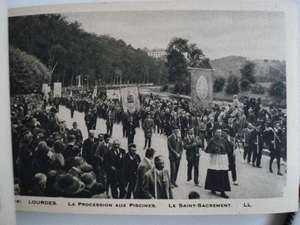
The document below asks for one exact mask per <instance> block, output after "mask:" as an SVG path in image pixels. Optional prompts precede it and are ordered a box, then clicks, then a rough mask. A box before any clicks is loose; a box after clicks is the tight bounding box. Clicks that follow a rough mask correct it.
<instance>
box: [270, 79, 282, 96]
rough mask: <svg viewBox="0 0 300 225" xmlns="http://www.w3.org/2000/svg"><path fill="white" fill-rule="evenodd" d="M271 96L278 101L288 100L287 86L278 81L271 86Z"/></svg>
mask: <svg viewBox="0 0 300 225" xmlns="http://www.w3.org/2000/svg"><path fill="white" fill-rule="evenodd" d="M269 95H270V96H272V97H275V98H278V99H281V100H283V99H285V98H286V85H285V83H283V82H282V81H276V82H274V83H272V84H271V86H270V89H269Z"/></svg>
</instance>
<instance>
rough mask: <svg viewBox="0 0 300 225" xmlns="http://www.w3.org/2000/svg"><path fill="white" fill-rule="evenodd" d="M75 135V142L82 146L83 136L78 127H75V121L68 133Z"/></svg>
mask: <svg viewBox="0 0 300 225" xmlns="http://www.w3.org/2000/svg"><path fill="white" fill-rule="evenodd" d="M71 134H72V135H74V136H75V139H76V140H75V144H76V145H77V146H79V147H82V141H83V136H82V132H81V130H80V129H78V128H77V122H73V128H72V129H71V130H70V131H69V135H71Z"/></svg>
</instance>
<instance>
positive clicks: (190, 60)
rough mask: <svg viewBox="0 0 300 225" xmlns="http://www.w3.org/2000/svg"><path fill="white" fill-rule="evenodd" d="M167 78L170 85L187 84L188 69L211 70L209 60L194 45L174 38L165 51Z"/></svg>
mask: <svg viewBox="0 0 300 225" xmlns="http://www.w3.org/2000/svg"><path fill="white" fill-rule="evenodd" d="M166 53H167V63H166V66H167V68H168V78H169V82H170V83H181V82H183V83H187V82H189V80H188V78H189V72H188V67H196V68H206V69H211V68H212V67H211V65H210V63H209V59H208V58H205V55H204V54H203V52H202V50H201V49H200V48H198V47H197V45H196V44H194V43H193V44H189V43H188V40H187V39H184V38H178V37H174V38H172V40H171V41H170V43H169V45H168V47H167V49H166Z"/></svg>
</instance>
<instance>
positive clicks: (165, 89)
mask: <svg viewBox="0 0 300 225" xmlns="http://www.w3.org/2000/svg"><path fill="white" fill-rule="evenodd" d="M168 89H169V87H168V85H167V84H165V85H163V86H162V87H161V89H160V91H161V92H166V91H168Z"/></svg>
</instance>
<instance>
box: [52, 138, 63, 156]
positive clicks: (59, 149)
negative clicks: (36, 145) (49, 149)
mask: <svg viewBox="0 0 300 225" xmlns="http://www.w3.org/2000/svg"><path fill="white" fill-rule="evenodd" d="M53 149H54V151H55V152H56V153H60V152H62V151H63V150H64V149H65V144H64V143H63V142H62V141H61V140H57V141H55V142H54V144H53Z"/></svg>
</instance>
